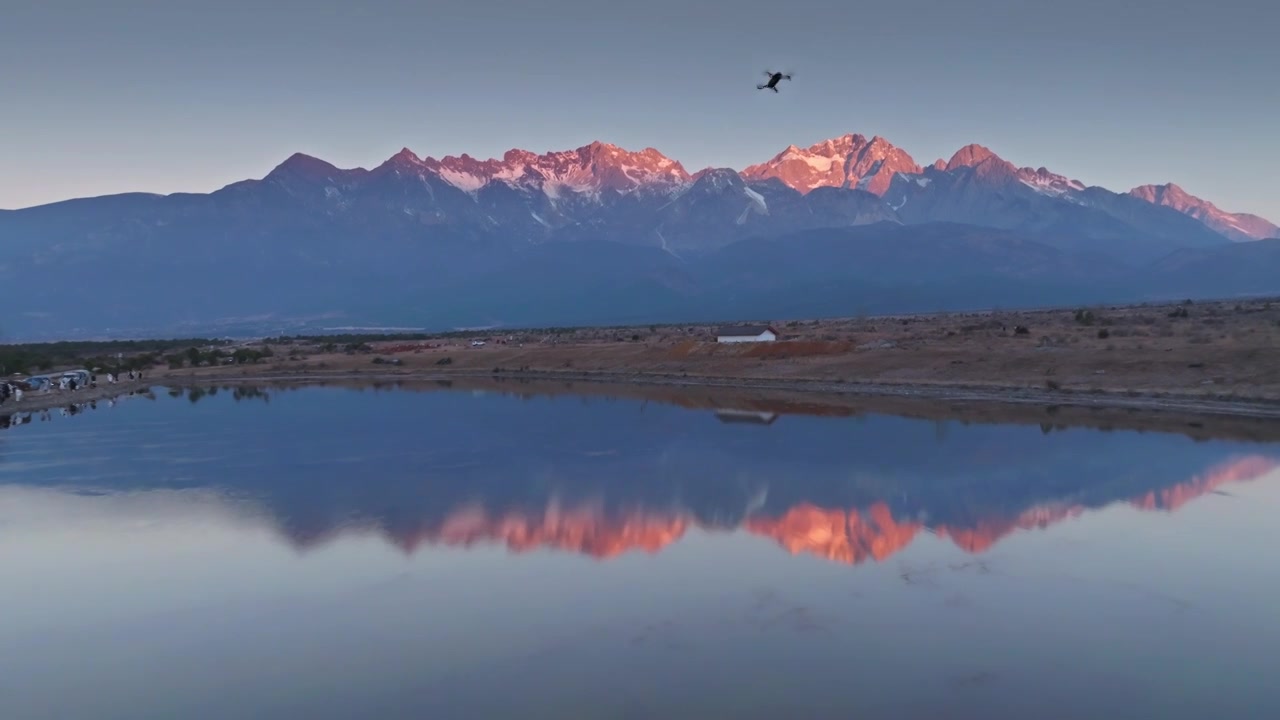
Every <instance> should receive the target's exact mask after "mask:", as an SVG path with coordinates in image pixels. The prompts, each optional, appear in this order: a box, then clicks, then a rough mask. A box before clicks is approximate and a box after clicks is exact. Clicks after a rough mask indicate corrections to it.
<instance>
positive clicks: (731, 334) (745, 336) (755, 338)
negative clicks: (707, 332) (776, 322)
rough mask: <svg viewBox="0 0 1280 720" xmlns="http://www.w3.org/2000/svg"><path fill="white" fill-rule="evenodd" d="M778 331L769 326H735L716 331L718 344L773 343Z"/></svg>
mask: <svg viewBox="0 0 1280 720" xmlns="http://www.w3.org/2000/svg"><path fill="white" fill-rule="evenodd" d="M777 339H778V331H777V330H774V329H773V328H772V327H771V326H769V325H734V326H729V327H722V328H717V329H716V342H722V343H737V342H773V341H774V340H777Z"/></svg>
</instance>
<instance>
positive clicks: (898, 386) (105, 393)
mask: <svg viewBox="0 0 1280 720" xmlns="http://www.w3.org/2000/svg"><path fill="white" fill-rule="evenodd" d="M454 380H470V381H496V382H501V383H504V384H505V383H507V382H510V383H513V384H516V385H519V384H536V383H540V382H543V383H545V382H552V383H566V382H567V383H595V384H601V385H609V384H613V385H632V386H656V387H665V388H679V389H685V390H689V391H696V390H706V389H721V390H747V391H770V392H780V393H787V394H794V395H797V396H801V397H813V396H817V397H824V396H835V397H846V398H885V399H890V398H899V399H914V400H921V401H933V402H960V403H992V404H998V405H1010V406H1014V405H1035V406H1057V407H1086V408H1111V409H1120V410H1144V411H1159V412H1168V413H1194V414H1205V415H1218V416H1224V417H1239V418H1256V419H1277V420H1280V400H1273V399H1270V398H1248V397H1222V396H1217V397H1212V396H1205V395H1192V394H1187V393H1175V392H1138V391H1129V392H1126V393H1123V394H1121V393H1116V392H1111V391H1104V390H1092V391H1085V392H1082V391H1076V390H1039V389H1036V388H1028V387H1023V386H1017V385H972V384H943V383H924V382H916V383H885V382H878V383H868V382H838V381H836V382H833V381H829V380H821V379H803V378H787V379H775V380H768V379H763V378H757V377H729V376H693V375H679V376H676V375H669V374H650V373H617V372H582V371H578V372H563V373H562V372H548V371H542V372H501V373H480V372H467V371H457V372H449V371H438V370H437V371H429V372H419V371H413V370H410V371H401V372H394V371H392V372H387V371H373V372H366V371H361V370H349V371H345V372H307V371H303V372H296V371H293V372H291V371H287V370H286V371H280V372H262V373H249V374H246V373H244V372H243V371H242V370H237V371H236V372H235V373H234V374H233V373H231V372H218V371H216V370H215V371H211V372H201V373H186V374H184V373H173V374H165V375H158V376H156V377H154V378H153V379H151V380H147V381H142V382H137V381H135V382H132V383H117V384H116V385H112V386H107V387H103V386H98V387H96V388H87V389H83V390H76V391H66V392H60V391H55V392H52V393H49V394H44V393H40V394H36V395H28V396H27V397H26V398H24V399H23V400H22V401H21V402H14V401H13V400H10V401H9V402H7V403H5V404H4V405H2V406H0V414H7V413H11V412H24V411H40V410H48V409H54V408H58V407H64V406H66V405H69V404H75V403H82V402H90V401H95V400H102V399H106V398H111V397H116V396H121V395H128V394H130V393H131V392H137V391H138V390H146V389H147V388H154V387H183V388H190V387H200V386H207V385H244V384H263V385H297V384H321V383H326V382H328V383H333V382H354V383H357V384H374V383H385V382H403V381H411V382H436V383H439V382H441V381H454Z"/></svg>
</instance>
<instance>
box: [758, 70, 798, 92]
mask: <svg viewBox="0 0 1280 720" xmlns="http://www.w3.org/2000/svg"><path fill="white" fill-rule="evenodd" d="M764 74H765V75H766V76H767V77H768V78H769V80H768V81H767V82H765V83H764V84H762V85H757V86H756V89H757V90H772V91H774V92H778V81H779V80H790V79H791V73H781V72H773V71H772V70H765V71H764Z"/></svg>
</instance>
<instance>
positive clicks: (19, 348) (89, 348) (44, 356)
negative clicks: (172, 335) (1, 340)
mask: <svg viewBox="0 0 1280 720" xmlns="http://www.w3.org/2000/svg"><path fill="white" fill-rule="evenodd" d="M229 343H230V341H229V340H210V339H207V338H186V339H171V340H106V341H89V340H75V341H59V342H50V343H23V344H15V345H0V377H4V376H9V375H34V374H38V373H45V372H50V371H53V370H59V369H67V368H73V367H84V368H88V369H90V370H93V369H95V368H97V369H99V370H100V371H101V372H104V373H107V372H110V373H122V372H129V371H130V370H145V369H147V368H150V367H155V366H156V365H160V364H162V363H164V362H167V361H168V358H167V357H166V355H167V354H173V353H179V354H184V353H189V352H190V351H191V350H196V348H197V347H211V346H212V347H215V348H216V347H217V346H225V345H227V344H229ZM196 352H198V353H199V352H201V351H199V350H196Z"/></svg>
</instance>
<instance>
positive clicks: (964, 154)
mask: <svg viewBox="0 0 1280 720" xmlns="http://www.w3.org/2000/svg"><path fill="white" fill-rule="evenodd" d="M991 158H997V159H999V158H1000V156H999V155H996V154H995V153H993V152H991V150H990V149H989V148H987V147H985V146H983V145H978V144H977V143H971V144H969V145H965V146H964V147H962V148H960V149H959V150H957V151H956V154H955V155H952V156H951V160H950V161H948V162H947V169H948V170H955V169H956V168H961V167H977V166H978V165H981V164H982V163H983V162H985V161H987V160H989V159H991Z"/></svg>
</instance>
